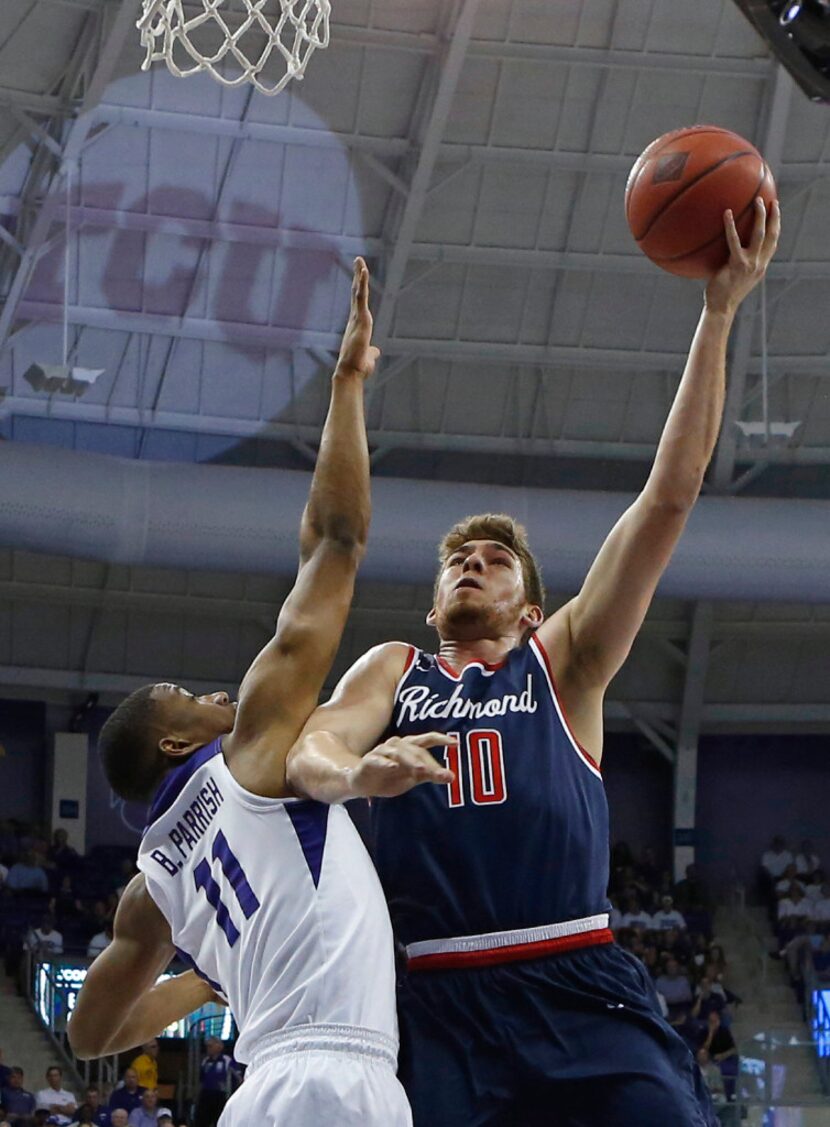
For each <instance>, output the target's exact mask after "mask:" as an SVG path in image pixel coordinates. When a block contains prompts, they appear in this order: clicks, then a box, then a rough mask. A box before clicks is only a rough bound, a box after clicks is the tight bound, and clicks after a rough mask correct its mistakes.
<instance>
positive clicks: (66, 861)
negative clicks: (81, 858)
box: [46, 829, 78, 887]
mask: <svg viewBox="0 0 830 1127" xmlns="http://www.w3.org/2000/svg"><path fill="white" fill-rule="evenodd" d="M77 864H78V853H77V850H75V849H73V848H72V846H71V845H70V844H69V834H68V833H67V832H66V830H64V829H57V830H55V832H54V833H53V835H52V844H51V845H50V846H49V849H48V850H47V853H46V867H47V868H48V869H51V870H52V872H53V873H54V886H55V887H56V886H57V885H58V884H60V881H61V878H62V877H63V875H64V874H65V873H67V872H72V870H73V869H74V868H75V866H76V865H77Z"/></svg>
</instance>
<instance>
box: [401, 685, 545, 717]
mask: <svg viewBox="0 0 830 1127" xmlns="http://www.w3.org/2000/svg"><path fill="white" fill-rule="evenodd" d="M538 707H539V706H538V704H537V702H536V701H535V700H534V699H533V678H532V676H531V675H530V674H529V673H528V675H527V685H526V687H525V688H524V689H523V691H522V692H521V693H505V694H504V695H503V696H500V697H491V698H490V699H489V700H468V699H467V698H466V697H465V696H464V686H463V684H461V683H459V684H457V685H456V686H455V688H454V689H453V691H452V693H451V695H450V696H449V697H442V696H441V694H440V693H433V692H430V689H429V686H428V685H412V686H410V687H409V688H406V689H402V690H401V693H400V695H399V696H398V716H397V723H398V725H399V726H400V725H401V724H403V723H405V722H406V721H407V720H408V721H410V723H412V722H415V721H418V720H478V719H480V718H481V717H482V716H506V715H507V713H508V712H535V711H536V709H537V708H538Z"/></svg>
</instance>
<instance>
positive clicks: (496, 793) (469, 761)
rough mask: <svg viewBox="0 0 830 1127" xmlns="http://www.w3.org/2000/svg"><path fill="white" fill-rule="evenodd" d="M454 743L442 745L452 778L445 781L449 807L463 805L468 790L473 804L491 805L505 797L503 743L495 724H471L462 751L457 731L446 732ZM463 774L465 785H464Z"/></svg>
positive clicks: (505, 781)
mask: <svg viewBox="0 0 830 1127" xmlns="http://www.w3.org/2000/svg"><path fill="white" fill-rule="evenodd" d="M447 734H448V735H450V736H454V737H455V739H456V741H457V742H456V743H454V744H453V745H452V746H451V747H445V748H444V749H443V752H444V763H445V764H446V766H447V768H448V769H449V770H450V771H452V773H453V775H455V778H454V779H453V781H452V782H451V783H448V784H447V800H448V803H449V806H450V808H451V809H452V808H453V807H457V806H464V805H466V793H469V795H470V797H471V798H472V800H473V805H475V806H494V805H497V804H498V803H501V802H505V801H506V799H507V779H506V777H505V773H504V747H503V745H502V741H501V732H497V731H496V730H495V729H494V728H474V729H473V730H472V731H471V732H467V733H466V735H465V737H464V751H462V749H461V743H462V740H461V736H460V734H459V733H458V732H448V733H447ZM465 775H466V780H467V781H466V786H465Z"/></svg>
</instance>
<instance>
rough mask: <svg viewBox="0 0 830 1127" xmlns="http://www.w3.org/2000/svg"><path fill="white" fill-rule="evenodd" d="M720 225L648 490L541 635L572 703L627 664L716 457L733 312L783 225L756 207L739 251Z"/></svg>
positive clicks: (733, 235) (730, 231)
mask: <svg viewBox="0 0 830 1127" xmlns="http://www.w3.org/2000/svg"><path fill="white" fill-rule="evenodd" d="M724 222H725V227H726V236H727V240H728V242H729V248H730V258H729V262H728V263H727V265H726V266H724V268H723V269H722V270H721V271H720V272H719V273H718V274H716V275H714V276H713V277H712V278H711V279H710V281H709V283H708V285H707V287H706V298H705V303H704V308H703V313H702V315H701V318H700V322H699V324H698V327H697V331H696V333H695V336H694V340H693V341H692V346H691V350H690V352H689V359H688V362H687V364H686V368H685V371H684V373H683V377H682V379H681V381H680V385H679V387H678V389H677V394H676V396H675V399H674V403H673V404H672V408H671V411H670V412H669V416H668V419H667V421H666V425H665V428H664V430H663V434H662V437H661V439H660V443H659V445H658V448H657V454H656V457H655V460H654V465H653V467H652V470H651V473H650V474H649V477H648V481H647V482H646V485H645V487H644V489H643V491H642V493H641V494H640V496H639V497H638V498H637V500H636V501H635V502H634V504H633V505H632V506H631V507H630V508H629V509H628V510H627V511H626V512H625V513H624V514H623V516H622V517H621V518H620V520H619V521H618V522H617V524H616V525H615V527H614V528H613V530H612V531H611V533H610V535H609V536H608V538H607V540H606V541H605V543H604V544H603V546H602V548H601V549H600V552H599V554H598V555H597V558H596V560H595V561H594V563H593V565H592V567H591V569H590V571H589V572H588V576H587V578H586V580H585V583H584V585H583V587H582V589H581V591H580V592H579V594H578V595H577V596H576V598H574V599H572V600H571V602H569V603H568V604H566V606H564V607H562V608H561V609H560V610H559V611H557V612H556V614H555V615H553V617H552V618H551V619H549V620H548V622H546V623H545V624H544V625H543V626H542V627H541V629H540V638H541V640H542V642H543V643H550V644H551V647H552V649H553V650H557V649H558V652H559V653H562V652H563V651H564V652H565V653H566V655H567V656H566V657H565V659H564V664H565V668H564V678H563V679H564V680H566V681H568V682H570V683H571V684H573V685H574V687H575V689H576V694H577V695H578V694H579V693H580V692H581V693H583V694H584V693H585V692H586V691H587V692H588V693H590V692H591V690H594V691H595V692H598V693H602V692H604V690H605V688H606V687H607V685H608V683H609V682H610V680H611V678H612V677H613V676H614V674H615V673H616V672H617V670H618V669H619V668H620V666H621V665H622V663H623V662H624V661H625V658H626V657H627V656H628V652H629V650H630V649H631V645H632V643H633V641H634V638H635V637H636V635H637V632H638V630H639V629H640V626H641V625H642V622H643V619H644V618H645V615H646V611H647V610H648V607H649V604H650V603H651V600H652V597H653V595H654V591H655V589H656V587H657V583H658V581H659V579H660V576H661V575H662V574H663V572H664V570H665V568H666V566H667V565H668V562H669V560H670V559H671V556H672V553H673V551H674V549H675V546H676V545H677V542H678V540H679V539H680V536H681V533H682V532H683V529H684V527H685V524H686V521H687V519H688V517H689V514H690V512H691V510H692V507H693V505H694V503H695V501H696V500H697V497H698V494H699V492H700V488H701V486H702V484H703V477H704V474H705V472H706V467H707V465H708V463H709V459H710V458H711V456H712V452H713V450H714V448H715V443H716V441H717V437H718V431H719V430H720V424H721V418H722V415H723V402H724V392H725V382H726V346H727V341H728V339H729V332H730V329H731V327H732V323H733V321H734V319H735V314H736V312H737V310H738V307H739V305H740V304H741V302H742V301H743V300H744V298H745V297H746V296H747V295H748V294H749V293H750V291H751V290H752V289H754V287H755V286H756V285H757V284H758V282H760V280H761V279H762V278H763V276H764V273H765V272H766V268H767V266H768V264H769V261H770V259H771V258H772V256H773V254H774V252H775V247H776V245H777V242H778V236H779V232H780V225H781V224H780V212H779V209H778V205H777V204H775V205H774V206H773V209H772V213H771V215H770V217H769V222H767V215H766V211H765V208H764V204H763V201H761V200H760V199H759V200H758V201H756V217H755V227H754V230H753V234H752V239H751V242H750V245H749V246H748V247H746V248H744V247H742V246H741V243H740V239H739V238H738V233H737V231H736V229H735V223H734V220H733V218H732V215H731V213H730V212H727V213H726V216H725V220H724Z"/></svg>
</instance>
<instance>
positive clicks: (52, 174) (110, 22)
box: [0, 0, 138, 350]
mask: <svg viewBox="0 0 830 1127" xmlns="http://www.w3.org/2000/svg"><path fill="white" fill-rule="evenodd" d="M137 12H138V0H123V2H122V3H121V4H120V5H119V6H118V7H117V8H115V7H109V8H104V9H101V12H100V13H98V12H95V11H93V12H90V14H89V15H88V16H87V17H86V19H85V20H84V24H83V32H82V43H81V44H77V45H76V50H75V51H74V52H73V57H72V62H71V64H70V68H69V70H68V72H67V77H66V80H65V86H66V89H65V91H64V92H63V94H62V95H61V96H62V99H63V100H64V101H65V102H66V103H67V104H69V102H70V101H71V99H72V98H75V97H76V96H77V93H78V87H79V84H80V85H81V86H82V89H83V97H82V99H81V101H80V105H79V116H77V117H75V118H73V119H71V121H66V120H65V119H63V118H61V117H56V118H54V119H53V121H52V125H53V127H54V128H55V133H56V134H57V135H55V134H53V133H52V129H51V128H50V129H47V130H46V134H47V135H48V138H49V139H48V141H47V139H46V137H45V136H40V137H39V139H38V144H37V147H36V149H35V153H34V155H33V158H32V163H31V167H30V171H29V176H28V178H27V184H26V188H25V189H24V194H23V199H22V201H21V208H20V211H19V213H18V216H17V222H16V224H15V229H14V232H13V233H14V236H15V238H16V239H17V241H18V243H19V244H20V245H21V247H22V248H23V253H22V254H21V255H20V257H19V260H18V261H17V262H16V264H15V265H14V267H13V269H12V270H9V271H7V273H6V276H5V277H3V276H0V286H2V294H3V304H2V309H1V310H0V350H2V348H3V347H4V345H5V344H6V341H7V340H8V338H9V336H10V334H11V332H12V329H13V327H14V324H15V322H16V320H17V318H18V314H19V307H20V304H21V301H22V298H23V294H24V293H25V291H26V288H27V286H28V284H29V282H30V280H31V277H32V273H33V271H34V269H35V266H36V265H37V263H38V261H39V259H40V258H41V256H42V254H43V253H44V250H45V248H46V247H47V244H48V240H49V237H50V235H51V233H52V224H53V221H54V220H55V218H56V215H57V209H58V205H59V203H60V202H61V198H62V196H63V194H64V185H65V172H66V170H67V169H71V168H72V167H74V165H75V164H76V162H77V161H78V158H79V156H80V154H81V151H82V149H83V147H84V144H85V143H86V141H87V139H88V137H89V135H90V133H91V132H92V130H93V129H94V128H95V125H96V122H95V119H94V117H93V116H92V114H91V113H89V112H88V111H89V110H91V109H93V108H94V107H95V106H96V105H97V104H98V102H99V101H100V100H101V98H102V96H103V94H104V91H105V89H106V87H107V85H108V84H109V82H110V79H111V78H112V75H113V74H114V72H115V67H116V65H117V63H118V60H119V59H120V57H121V53H122V50H123V48H124V45H125V43H126V41H127V36H128V35H130V34H131V33H132V32H134V30H135V18H136V14H137ZM110 17H111V18H110ZM102 20H104V21H106V26H102V22H101V21H102ZM99 43H100V46H98V44H99ZM93 46H94V47H95V48H96V52H95V53H96V56H97V57H96V58H95V62H94V68H93V66H91V65H88V64H89V62H90V53H91V51H92V48H93ZM54 142H57V146H58V148H57V151H56V150H55V144H54ZM3 253H6V254H13V253H14V252H13V250H12V248H11V247H8V246H6V247H5V248H4V251H3Z"/></svg>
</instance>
